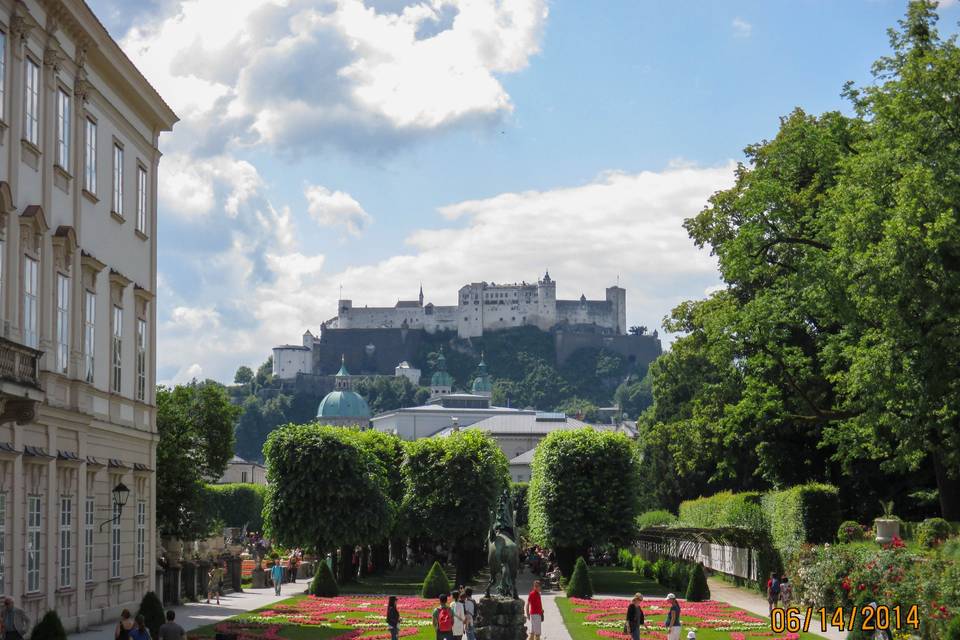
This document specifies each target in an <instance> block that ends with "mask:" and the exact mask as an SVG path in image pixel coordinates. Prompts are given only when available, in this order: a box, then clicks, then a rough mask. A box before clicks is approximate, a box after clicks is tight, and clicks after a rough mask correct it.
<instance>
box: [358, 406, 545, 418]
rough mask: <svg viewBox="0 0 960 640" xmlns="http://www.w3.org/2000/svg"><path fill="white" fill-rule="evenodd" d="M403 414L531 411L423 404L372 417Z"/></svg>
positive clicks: (498, 413) (511, 412) (527, 411)
mask: <svg viewBox="0 0 960 640" xmlns="http://www.w3.org/2000/svg"><path fill="white" fill-rule="evenodd" d="M404 413H426V414H436V413H440V414H443V415H448V416H456V415H477V414H480V415H484V414H489V415H490V416H495V415H500V414H508V415H512V414H515V413H529V414H533V411H531V410H529V409H514V408H513V407H490V408H489V409H480V408H460V407H444V406H442V405H439V404H423V405H420V406H419V407H403V408H402V409H394V410H392V411H386V412H384V413H380V414H377V415H376V416H374V417H373V419H374V420H380V419H382V418H387V417H390V416H393V415H398V414H401V415H402V414H404Z"/></svg>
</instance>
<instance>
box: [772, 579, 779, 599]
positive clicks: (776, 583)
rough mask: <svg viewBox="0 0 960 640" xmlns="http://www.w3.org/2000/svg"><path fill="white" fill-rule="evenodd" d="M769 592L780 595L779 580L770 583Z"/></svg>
mask: <svg viewBox="0 0 960 640" xmlns="http://www.w3.org/2000/svg"><path fill="white" fill-rule="evenodd" d="M770 594H771V595H775V596H778V595H780V581H779V580H774V581H773V582H771V583H770Z"/></svg>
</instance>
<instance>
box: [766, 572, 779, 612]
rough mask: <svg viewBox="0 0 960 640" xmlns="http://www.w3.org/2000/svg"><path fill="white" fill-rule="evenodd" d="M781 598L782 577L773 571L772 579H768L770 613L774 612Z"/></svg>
mask: <svg viewBox="0 0 960 640" xmlns="http://www.w3.org/2000/svg"><path fill="white" fill-rule="evenodd" d="M779 600H780V579H779V578H778V577H777V574H775V573H771V574H770V579H769V580H767V604H768V605H770V613H773V610H774V609H775V608H776V606H777V602H779Z"/></svg>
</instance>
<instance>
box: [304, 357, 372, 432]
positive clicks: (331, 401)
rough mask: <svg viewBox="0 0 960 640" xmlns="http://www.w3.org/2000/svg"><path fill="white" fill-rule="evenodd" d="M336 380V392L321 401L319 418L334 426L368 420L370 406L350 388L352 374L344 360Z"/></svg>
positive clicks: (318, 411)
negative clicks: (350, 421) (354, 420)
mask: <svg viewBox="0 0 960 640" xmlns="http://www.w3.org/2000/svg"><path fill="white" fill-rule="evenodd" d="M334 380H335V383H334V390H333V391H331V392H330V393H328V394H327V395H325V396H324V397H323V400H321V401H320V407H319V408H318V409H317V418H321V419H323V418H326V419H327V420H330V421H331V422H332V423H333V424H344V423H346V422H348V420H347V419H349V418H357V419H363V420H364V421H365V420H368V419H369V418H370V406H369V405H368V404H367V401H366V400H364V399H363V396H361V395H360V394H359V393H357V392H356V391H353V390H352V389H351V388H350V387H351V385H350V372H349V371H347V364H346V361H345V360H344V359H341V363H340V371H338V372H337V375H336V376H335V377H334Z"/></svg>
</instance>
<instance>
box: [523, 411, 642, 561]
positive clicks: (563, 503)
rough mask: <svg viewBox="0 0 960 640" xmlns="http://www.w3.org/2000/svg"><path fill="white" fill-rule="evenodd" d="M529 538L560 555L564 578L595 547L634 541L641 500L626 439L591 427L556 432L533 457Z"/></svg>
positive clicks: (631, 448)
mask: <svg viewBox="0 0 960 640" xmlns="http://www.w3.org/2000/svg"><path fill="white" fill-rule="evenodd" d="M532 467H533V469H532V476H531V479H530V488H529V489H528V496H527V499H528V501H529V504H530V520H529V527H530V536H531V537H532V538H533V541H534V542H536V543H537V544H539V545H542V546H545V547H550V548H552V549H554V550H555V552H556V554H557V563H558V564H559V565H560V571H561V573H563V575H565V576H566V575H571V574H570V572H571V570H572V569H573V563H574V560H575V559H576V558H577V557H579V556H585V555H586V554H587V550H588V549H589V547H591V546H594V545H603V544H608V543H609V544H615V545H618V546H627V545H628V544H630V543H631V542H632V539H633V534H634V519H635V518H636V516H637V513H638V510H639V509H638V502H637V499H638V496H639V495H640V478H639V464H638V460H637V456H636V450H635V448H634V446H633V444H632V443H631V441H630V439H629V438H627V436H625V435H623V434H620V433H610V432H607V431H595V430H593V429H591V428H583V429H573V430H570V431H554V432H553V433H551V434H549V435H548V436H547V437H546V438H544V439H543V440H542V441H541V442H540V444H539V445H538V446H537V450H536V452H535V453H534V454H533V465H532Z"/></svg>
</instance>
